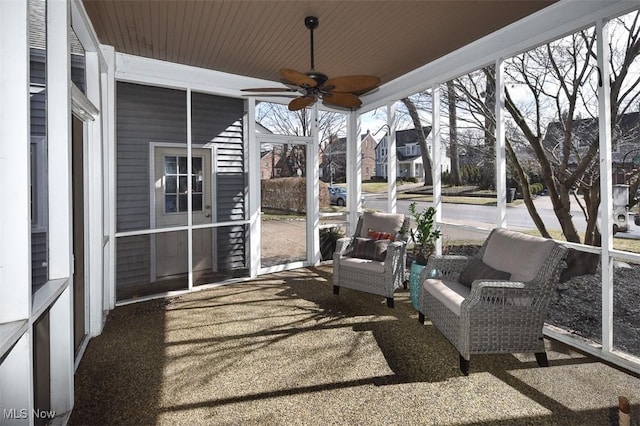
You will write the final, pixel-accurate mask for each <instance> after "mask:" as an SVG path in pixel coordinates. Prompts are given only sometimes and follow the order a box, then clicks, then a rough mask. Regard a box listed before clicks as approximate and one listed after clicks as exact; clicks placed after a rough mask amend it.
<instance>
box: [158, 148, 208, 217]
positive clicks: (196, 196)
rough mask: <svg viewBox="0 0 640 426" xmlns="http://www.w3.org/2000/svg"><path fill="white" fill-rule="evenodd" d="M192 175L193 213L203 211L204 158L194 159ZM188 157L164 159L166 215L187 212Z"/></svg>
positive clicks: (168, 157)
mask: <svg viewBox="0 0 640 426" xmlns="http://www.w3.org/2000/svg"><path fill="white" fill-rule="evenodd" d="M191 161H192V166H194V167H193V174H192V175H191V184H192V188H191V191H192V196H193V206H192V209H193V211H202V195H203V194H202V164H203V158H202V157H193V158H192V160H191ZM187 178H188V175H187V157H184V156H165V157H164V194H165V195H164V197H165V202H164V205H165V209H164V211H165V213H180V212H186V211H187V192H188V188H187Z"/></svg>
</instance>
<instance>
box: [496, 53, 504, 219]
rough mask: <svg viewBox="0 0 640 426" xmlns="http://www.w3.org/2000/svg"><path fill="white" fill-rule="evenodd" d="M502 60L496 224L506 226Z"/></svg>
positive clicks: (500, 71)
mask: <svg viewBox="0 0 640 426" xmlns="http://www.w3.org/2000/svg"><path fill="white" fill-rule="evenodd" d="M503 64H504V62H503V61H502V59H497V60H496V64H495V70H496V93H495V96H496V110H495V114H496V192H497V194H498V206H497V207H498V209H497V216H496V226H498V227H501V228H506V227H507V156H506V149H505V146H506V145H505V144H506V141H505V128H504V65H503Z"/></svg>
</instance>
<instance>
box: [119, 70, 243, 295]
mask: <svg viewBox="0 0 640 426" xmlns="http://www.w3.org/2000/svg"><path fill="white" fill-rule="evenodd" d="M116 98H117V109H116V111H117V114H116V116H117V119H116V137H117V154H116V173H117V178H116V180H117V184H116V187H117V189H116V194H117V195H116V220H117V225H116V226H117V230H118V231H119V232H124V231H136V230H144V229H149V227H150V194H149V192H150V188H149V182H150V177H149V156H150V155H149V146H150V145H149V144H150V143H151V142H164V143H171V144H185V148H186V142H187V105H186V99H187V98H186V93H185V92H184V91H180V90H173V89H165V88H159V87H152V86H143V85H138V84H132V83H124V82H120V83H118V85H117V96H116ZM242 117H243V101H242V100H238V99H230V98H224V97H219V96H213V95H205V94H199V93H193V94H192V143H193V144H214V145H215V146H216V147H217V157H216V158H215V159H214V160H215V161H216V167H217V172H218V173H217V174H216V177H215V181H214V182H215V183H216V193H217V200H215V201H214V205H213V207H214V208H215V209H216V212H217V221H219V222H220V221H231V220H243V219H244V217H245V195H244V194H245V193H246V182H247V179H246V177H245V170H244V150H243V146H244V140H243V125H242ZM245 228H246V227H245V226H242V225H241V226H232V227H225V228H222V229H219V230H218V231H217V236H218V237H217V242H218V253H217V259H218V269H219V270H229V269H236V268H243V267H245V264H246V262H245V245H246V232H245ZM150 241H151V239H150V238H149V236H140V237H124V238H119V239H118V240H117V254H116V256H117V286H118V287H122V286H127V285H133V284H141V283H146V282H148V281H149V272H150V271H149V268H150V260H151V259H150V253H151V247H150Z"/></svg>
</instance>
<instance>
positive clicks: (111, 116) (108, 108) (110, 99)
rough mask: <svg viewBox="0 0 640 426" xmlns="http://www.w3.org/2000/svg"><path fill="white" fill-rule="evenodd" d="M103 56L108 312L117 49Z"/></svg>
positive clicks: (112, 297) (112, 298) (112, 291)
mask: <svg viewBox="0 0 640 426" xmlns="http://www.w3.org/2000/svg"><path fill="white" fill-rule="evenodd" d="M100 50H101V51H102V56H103V57H104V58H105V62H106V66H107V69H106V70H102V71H103V74H102V75H103V83H102V86H101V89H102V104H101V106H100V111H101V114H100V115H101V118H102V148H103V161H104V164H103V173H104V176H103V182H104V188H103V191H104V193H103V195H104V201H103V205H104V212H105V218H104V236H106V237H107V238H108V242H107V245H106V247H105V254H104V257H105V263H104V270H105V277H104V290H105V291H104V305H103V309H104V310H105V311H108V310H111V309H113V308H114V307H115V303H116V287H115V286H116V284H115V282H116V281H115V271H116V261H115V259H116V237H115V233H116V198H115V184H116V177H115V176H116V173H115V168H116V156H115V152H116V146H115V140H116V138H115V133H116V126H115V116H116V105H115V96H116V80H115V63H116V57H115V49H114V48H113V47H112V46H101V47H100Z"/></svg>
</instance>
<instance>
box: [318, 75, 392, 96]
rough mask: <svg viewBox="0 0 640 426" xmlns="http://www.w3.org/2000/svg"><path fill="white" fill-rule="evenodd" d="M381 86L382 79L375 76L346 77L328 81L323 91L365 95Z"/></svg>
mask: <svg viewBox="0 0 640 426" xmlns="http://www.w3.org/2000/svg"><path fill="white" fill-rule="evenodd" d="M379 85H380V79H379V78H378V77H376V76H373V75H346V76H343V77H335V78H332V79H329V80H327V81H326V82H325V83H324V85H323V86H322V90H325V91H329V92H338V93H365V92H368V91H369V90H371V89H375V88H376V87H378V86H379Z"/></svg>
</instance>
